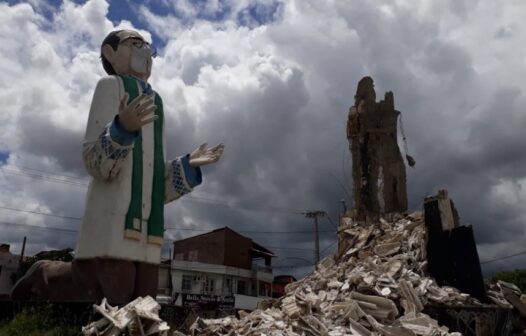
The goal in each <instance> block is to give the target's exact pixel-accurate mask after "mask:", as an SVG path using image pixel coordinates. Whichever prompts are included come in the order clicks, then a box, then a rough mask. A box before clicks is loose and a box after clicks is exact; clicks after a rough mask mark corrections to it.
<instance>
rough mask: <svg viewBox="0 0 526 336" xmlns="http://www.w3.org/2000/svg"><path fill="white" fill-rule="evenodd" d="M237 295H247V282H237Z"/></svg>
mask: <svg viewBox="0 0 526 336" xmlns="http://www.w3.org/2000/svg"><path fill="white" fill-rule="evenodd" d="M237 293H238V294H242V295H246V294H247V282H246V281H244V280H238V281H237Z"/></svg>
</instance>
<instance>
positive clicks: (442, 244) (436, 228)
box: [424, 190, 486, 301]
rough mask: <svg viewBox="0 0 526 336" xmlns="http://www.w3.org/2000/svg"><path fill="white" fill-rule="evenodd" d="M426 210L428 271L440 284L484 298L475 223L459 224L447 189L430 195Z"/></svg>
mask: <svg viewBox="0 0 526 336" xmlns="http://www.w3.org/2000/svg"><path fill="white" fill-rule="evenodd" d="M424 210H425V215H424V217H425V223H426V227H427V232H428V240H427V260H428V268H429V274H430V275H431V276H432V277H433V278H435V279H436V281H437V283H438V284H439V285H441V286H454V287H456V288H458V289H460V290H461V291H463V292H465V293H468V294H470V295H471V296H473V297H475V298H477V299H479V300H482V301H485V300H486V294H485V289H484V281H483V278H482V270H481V268H480V261H479V256H478V252H477V246H476V244H475V236H474V233H473V227H472V226H459V219H458V214H457V211H456V209H455V205H454V204H453V201H451V200H450V199H449V197H448V194H447V190H441V191H439V192H438V194H437V195H436V196H432V197H427V198H426V199H425V200H424Z"/></svg>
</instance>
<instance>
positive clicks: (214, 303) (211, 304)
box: [182, 294, 236, 310]
mask: <svg viewBox="0 0 526 336" xmlns="http://www.w3.org/2000/svg"><path fill="white" fill-rule="evenodd" d="M182 298H183V307H196V308H197V307H198V308H200V309H203V310H216V309H234V307H235V301H236V299H235V297H234V296H218V295H207V294H182Z"/></svg>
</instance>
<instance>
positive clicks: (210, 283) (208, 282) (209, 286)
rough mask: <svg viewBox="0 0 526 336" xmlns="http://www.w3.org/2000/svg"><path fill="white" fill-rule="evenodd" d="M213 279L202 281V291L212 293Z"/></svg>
mask: <svg viewBox="0 0 526 336" xmlns="http://www.w3.org/2000/svg"><path fill="white" fill-rule="evenodd" d="M214 285H215V283H214V279H206V280H205V282H204V283H203V293H206V294H213V293H214V289H215V288H214Z"/></svg>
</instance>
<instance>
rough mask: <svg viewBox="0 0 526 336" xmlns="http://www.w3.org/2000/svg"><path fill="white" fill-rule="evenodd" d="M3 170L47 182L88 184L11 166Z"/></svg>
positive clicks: (74, 184)
mask: <svg viewBox="0 0 526 336" xmlns="http://www.w3.org/2000/svg"><path fill="white" fill-rule="evenodd" d="M1 171H2V172H3V173H7V174H11V175H18V176H24V177H31V178H35V179H39V180H42V181H46V182H55V183H62V184H67V185H73V186H78V187H87V186H88V183H83V182H80V181H74V180H68V179H60V178H57V177H54V176H46V175H43V174H38V173H30V172H26V171H22V170H13V169H10V167H2V168H1ZM55 176H59V175H55Z"/></svg>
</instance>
